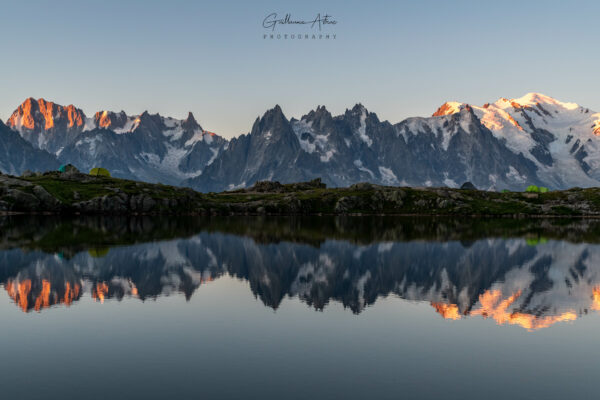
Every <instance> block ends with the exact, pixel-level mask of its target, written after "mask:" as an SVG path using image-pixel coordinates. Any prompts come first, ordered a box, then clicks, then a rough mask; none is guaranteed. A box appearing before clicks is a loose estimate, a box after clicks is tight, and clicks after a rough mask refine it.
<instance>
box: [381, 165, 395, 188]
mask: <svg viewBox="0 0 600 400" xmlns="http://www.w3.org/2000/svg"><path fill="white" fill-rule="evenodd" d="M379 174H380V175H381V181H382V182H383V183H385V184H386V185H397V184H398V183H399V182H398V178H397V177H396V174H394V172H393V171H392V170H391V169H390V168H386V167H381V166H380V167H379Z"/></svg>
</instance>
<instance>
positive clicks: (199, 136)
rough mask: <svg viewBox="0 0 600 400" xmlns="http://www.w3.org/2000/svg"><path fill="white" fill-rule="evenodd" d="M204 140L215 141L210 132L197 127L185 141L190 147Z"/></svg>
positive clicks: (208, 142)
mask: <svg viewBox="0 0 600 400" xmlns="http://www.w3.org/2000/svg"><path fill="white" fill-rule="evenodd" d="M200 141H204V142H206V143H207V144H211V143H212V142H213V138H212V136H211V135H210V134H207V133H204V131H202V129H196V130H195V131H194V134H193V135H192V137H191V138H190V139H189V140H188V141H186V142H185V144H184V146H185V147H189V146H191V145H193V144H195V143H197V142H200Z"/></svg>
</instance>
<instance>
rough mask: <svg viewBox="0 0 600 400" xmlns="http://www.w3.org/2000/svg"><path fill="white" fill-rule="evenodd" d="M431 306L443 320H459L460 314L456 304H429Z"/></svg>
mask: <svg viewBox="0 0 600 400" xmlns="http://www.w3.org/2000/svg"><path fill="white" fill-rule="evenodd" d="M431 305H432V307H433V308H435V311H437V312H438V314H440V315H441V316H442V317H444V318H445V319H453V320H457V319H460V313H459V312H458V306H457V305H456V304H446V303H431Z"/></svg>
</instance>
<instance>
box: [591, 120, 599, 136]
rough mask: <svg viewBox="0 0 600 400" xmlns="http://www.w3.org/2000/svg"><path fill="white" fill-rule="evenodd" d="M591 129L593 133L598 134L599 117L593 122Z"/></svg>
mask: <svg viewBox="0 0 600 400" xmlns="http://www.w3.org/2000/svg"><path fill="white" fill-rule="evenodd" d="M592 129H593V130H594V135H598V136H600V119H599V120H597V121H596V122H594V125H593V126H592Z"/></svg>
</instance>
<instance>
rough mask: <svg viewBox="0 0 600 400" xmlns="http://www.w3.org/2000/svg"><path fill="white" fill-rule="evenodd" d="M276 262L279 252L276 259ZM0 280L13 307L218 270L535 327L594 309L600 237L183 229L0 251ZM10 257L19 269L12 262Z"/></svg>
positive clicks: (351, 302)
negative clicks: (56, 250)
mask: <svg viewBox="0 0 600 400" xmlns="http://www.w3.org/2000/svg"><path fill="white" fill-rule="evenodd" d="M281 260H286V261H285V262H283V263H282V261H281ZM0 264H2V265H7V266H12V267H11V268H10V269H8V268H7V269H6V270H5V271H0V283H4V285H5V289H6V290H7V291H8V293H9V295H10V296H11V297H12V298H13V300H14V301H15V303H16V304H17V305H19V307H21V308H22V309H24V310H26V311H28V310H31V309H37V310H40V309H42V308H46V307H49V306H51V305H54V304H67V305H68V304H71V303H72V302H73V301H76V300H78V299H79V297H80V296H81V295H82V293H84V292H85V293H89V294H90V295H91V296H92V297H93V298H94V299H97V300H100V301H103V300H105V299H109V298H118V299H120V298H122V297H123V296H132V297H137V298H140V299H142V300H143V299H146V298H155V297H157V296H161V295H169V294H174V293H183V294H184V295H185V296H186V297H187V298H189V297H190V296H192V294H193V293H194V291H195V290H197V289H198V287H200V286H201V285H202V284H204V283H206V282H210V281H212V280H214V279H218V278H219V277H220V276H223V275H226V274H227V275H231V276H233V277H237V278H242V279H245V280H247V281H248V282H249V286H250V288H251V290H252V292H253V293H254V294H255V295H256V296H257V297H258V298H260V299H261V300H262V301H263V303H264V304H265V305H267V306H270V307H273V308H277V307H279V305H280V304H281V302H282V301H283V299H285V298H286V297H287V296H293V297H297V298H299V299H301V300H302V301H304V302H306V303H307V304H309V305H311V306H313V307H315V308H316V309H323V308H324V307H326V306H327V304H328V303H329V302H330V301H338V302H340V303H342V304H343V305H344V306H345V307H348V308H350V309H351V310H352V311H353V312H355V313H359V312H362V311H363V310H364V309H365V307H367V306H369V305H371V304H374V303H375V302H376V301H377V299H378V298H380V297H382V296H387V295H389V294H396V295H398V296H399V297H401V298H404V299H407V300H412V301H425V302H428V303H431V305H432V306H433V308H434V309H435V311H437V312H438V313H440V314H441V315H442V316H443V317H444V318H449V319H462V318H466V317H467V316H483V317H486V318H490V319H493V320H494V321H496V322H497V323H499V324H514V325H518V326H522V327H524V328H526V329H539V328H544V327H548V326H551V325H553V324H555V323H558V322H561V321H572V320H574V319H577V318H579V317H580V316H582V315H585V314H586V313H588V312H590V311H593V310H600V267H599V266H600V246H598V245H590V244H573V243H568V242H561V241H549V242H547V243H542V244H537V245H532V244H531V243H527V242H526V241H525V240H523V239H509V240H504V239H484V240H477V241H474V242H468V243H461V242H458V241H449V242H429V241H412V242H379V243H373V244H368V245H357V244H353V243H351V242H348V241H339V240H327V241H324V242H323V243H321V244H320V245H319V246H318V247H314V246H310V245H307V244H299V243H291V242H278V243H276V244H260V243H257V242H255V241H254V240H252V239H250V238H248V237H244V236H235V235H229V234H222V233H208V232H202V233H200V234H197V235H195V236H193V237H191V238H189V239H177V240H169V241H160V242H156V243H144V244H137V245H131V246H122V247H116V248H112V249H110V250H109V249H105V250H104V251H103V250H101V249H94V250H90V251H86V252H80V253H77V254H74V256H73V257H72V258H69V259H65V258H61V257H57V256H55V255H54V254H45V253H42V252H36V251H34V252H31V251H21V250H9V251H2V252H0ZM17 266H18V267H17Z"/></svg>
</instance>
